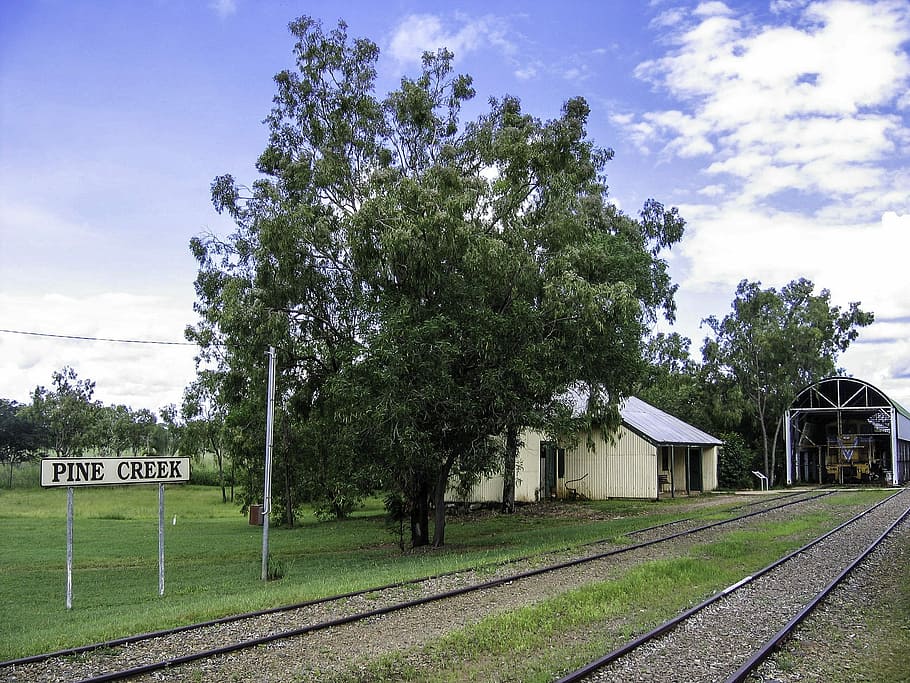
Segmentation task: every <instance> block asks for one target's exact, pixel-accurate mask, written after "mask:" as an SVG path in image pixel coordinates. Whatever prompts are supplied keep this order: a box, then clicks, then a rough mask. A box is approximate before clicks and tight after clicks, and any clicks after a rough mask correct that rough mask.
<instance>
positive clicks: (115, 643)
mask: <svg viewBox="0 0 910 683" xmlns="http://www.w3.org/2000/svg"><path fill="white" fill-rule="evenodd" d="M832 493H833V491H825V492H823V493H820V494H816V495H813V496H810V497H807V498H800V499H799V500H794V501H789V502H787V503H784V504H782V505H777V506H773V507H770V508H767V509H762V510H755V511H752V512H749V513H746V514H744V515H739V516H737V517H731V518H729V519H724V520H719V521H716V522H712V523H710V524H705V525H702V526H698V527H695V528H692V529H685V530H682V531H678V532H676V533H673V534H670V535H668V536H662V537H659V538H656V539H651V540H648V541H642V542H639V543H635V544H632V545H628V546H623V547H622V548H616V549H612V550H609V551H605V552H602V553H595V554H592V555H586V556H584V557H580V558H574V559H572V560H567V561H564V562H559V563H556V564H552V565H546V566H544V567H538V568H536V569H532V570H528V571H525V572H520V573H517V574H511V575H509V576H505V577H502V578H499V579H494V580H491V581H486V582H482V583H478V584H472V585H470V586H464V587H462V588H458V589H454V590H452V591H446V592H442V593H437V594H434V595H430V596H426V597H424V598H417V599H414V600H410V601H406V602H402V603H397V604H394V605H389V606H387V607H384V608H378V609H375V610H370V611H368V612H361V613H356V614H352V615H349V616H347V617H341V618H338V619H333V620H329V621H325V622H322V623H317V624H311V625H309V626H305V627H301V628H298V629H291V630H287V631H281V632H276V633H272V634H268V635H266V636H261V637H258V638H252V639H248V640H245V641H241V642H237V643H233V644H230V645H226V646H223V647H219V648H213V649H210V650H204V651H198V652H195V653H191V654H188V655H184V656H181V657H175V658H171V659H168V660H161V661H159V662H153V663H150V664H147V665H142V666H139V667H133V668H130V669H124V670H122V671H117V672H110V673H106V674H99V675H98V676H94V677H90V678H86V679H83V680H82V681H79V682H78V683H101V682H102V681H114V680H122V679H124V678H130V677H133V676H138V675H140V674H143V673H149V672H151V671H156V670H161V669H166V668H171V667H174V666H177V665H180V664H186V663H190V662H192V661H198V660H200V659H206V658H209V657H213V656H217V655H220V654H227V653H230V652H235V651H237V650H242V649H248V648H252V647H256V646H258V645H263V644H267V643H270V642H274V641H276V640H281V639H285V638H292V637H296V636H301V635H305V634H307V633H312V632H314V631H319V630H325V629H328V628H334V627H337V626H341V625H344V624H347V623H352V622H355V621H360V620H364V619H368V618H370V617H374V616H381V615H384V614H388V613H391V612H395V611H399V610H404V609H409V608H413V607H417V606H420V605H424V604H428V603H431V602H436V601H440V600H445V599H449V598H452V597H457V596H459V595H463V594H466V593H471V592H476V591H482V590H489V589H491V588H495V587H497V586H500V585H503V584H505V583H509V582H512V581H516V580H521V579H525V578H530V577H533V576H539V575H541V574H545V573H548V572H553V571H559V570H562V569H567V568H571V567H574V566H579V565H582V564H585V563H588V562H594V561H597V560H601V559H605V558H607V557H610V556H614V555H619V554H623V553H627V552H631V551H633V550H637V549H640V548H645V547H649V546H652V545H656V544H658V543H663V542H667V541H671V540H674V539H677V538H681V537H684V536H688V535H691V534H695V533H698V532H701V531H705V530H708V529H712V528H715V527H718V526H722V525H725V524H730V523H732V522H736V521H740V520H743V519H748V518H750V517H754V516H757V515H761V514H766V513H768V512H773V511H775V510H779V509H781V508H785V507H789V506H791V505H797V504H799V503H803V502H809V501H811V500H815V499H817V498H822V497H826V496H829V495H831V494H832ZM604 540H606V539H604ZM601 542H603V541H595V542H593V543H591V544H588V545H594V544H596V543H601ZM569 549H570V548H566V549H563V551H564V550H569ZM551 552H561V551H559V550H557V551H551ZM530 557H532V556H528V557H524V558H517V559H516V560H511V561H510V563H511V562H518V561H521V560H522V559H530ZM505 564H509V563H505ZM463 571H465V570H455V571H452V572H446V573H442V574H438V575H434V576H430V577H422V578H417V579H411V580H408V581H402V582H397V583H393V584H387V585H385V586H379V587H372V588H366V589H362V590H357V591H351V592H349V593H345V594H341V595H334V596H329V597H325V598H317V599H313V600H308V601H305V602H301V603H297V604H294V605H285V606H279V607H273V608H269V609H265V610H259V611H255V612H247V613H244V614H239V615H231V616H227V617H222V618H219V619H213V620H210V621H206V622H199V623H196V624H189V625H185V626H179V627H175V628H172V629H163V630H159V631H152V632H148V633H144V634H138V635H133V636H127V637H124V638H118V639H114V640H109V641H105V642H102V643H94V644H91V645H84V646H80V647H76V648H70V649H64V650H58V651H55V652H50V653H44V654H39V655H33V656H30V657H24V658H21V659H16V660H8V661H6V662H0V668H8V667H11V666H18V665H24V664H34V663H40V662H42V661H48V660H50V659H54V658H57V657H69V656H74V655H79V654H86V653H89V652H92V651H95V650H100V649H105V648H115V647H119V646H121V645H127V644H132V643H137V642H141V641H144V640H151V639H154V638H160V637H164V636H167V635H172V634H178V633H182V632H186V631H190V630H195V629H201V628H206V627H210V626H217V625H220V624H225V623H231V622H236V621H241V620H244V619H249V618H254V617H258V616H266V615H269V614H275V613H280V612H287V611H291V610H294V609H300V608H305V607H311V606H315V605H320V604H325V603H329V602H333V601H337V600H341V599H345V598H349V597H356V596H359V595H364V594H367V593H372V592H377V591H382V590H390V589H395V588H400V587H403V586H407V585H413V584H416V583H420V582H423V581H427V580H432V579H435V578H441V577H445V576H450V575H454V574H458V573H460V572H463Z"/></svg>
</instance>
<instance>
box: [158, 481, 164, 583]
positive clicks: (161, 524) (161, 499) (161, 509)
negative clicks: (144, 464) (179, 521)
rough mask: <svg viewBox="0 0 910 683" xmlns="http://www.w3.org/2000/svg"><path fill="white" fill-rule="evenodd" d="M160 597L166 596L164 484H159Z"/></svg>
mask: <svg viewBox="0 0 910 683" xmlns="http://www.w3.org/2000/svg"><path fill="white" fill-rule="evenodd" d="M158 595H159V596H161V595H164V484H158Z"/></svg>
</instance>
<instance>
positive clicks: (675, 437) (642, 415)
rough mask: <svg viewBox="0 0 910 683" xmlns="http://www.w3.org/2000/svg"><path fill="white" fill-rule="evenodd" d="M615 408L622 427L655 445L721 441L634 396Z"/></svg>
mask: <svg viewBox="0 0 910 683" xmlns="http://www.w3.org/2000/svg"><path fill="white" fill-rule="evenodd" d="M619 412H620V415H622V421H623V424H624V425H625V426H626V427H628V428H630V429H631V430H632V431H635V432H637V433H638V434H640V435H641V436H643V437H644V438H646V439H647V440H648V441H650V442H652V443H653V444H655V445H665V446H670V445H678V446H719V445H721V444H722V443H723V442H722V441H721V440H720V439H717V438H715V437H713V436H711V435H710V434H708V433H707V432H703V431H702V430H700V429H698V428H696V427H693V426H692V425H690V424H689V423H688V422H683V421H682V420H680V419H679V418H678V417H673V416H672V415H670V414H669V413H665V412H664V411H662V410H660V409H659V408H655V407H654V406H652V405H651V404H650V403H645V402H644V401H642V400H641V399H640V398H637V397H635V396H630V397H629V398H627V399H626V400H625V401H624V402H623V404H622V406H621V407H620V409H619Z"/></svg>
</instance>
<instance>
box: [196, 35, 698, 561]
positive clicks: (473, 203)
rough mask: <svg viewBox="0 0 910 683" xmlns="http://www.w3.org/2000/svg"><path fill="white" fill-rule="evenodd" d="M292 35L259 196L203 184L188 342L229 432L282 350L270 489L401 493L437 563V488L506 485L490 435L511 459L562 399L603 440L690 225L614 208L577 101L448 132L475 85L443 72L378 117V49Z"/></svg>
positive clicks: (653, 209) (387, 103) (655, 211)
mask: <svg viewBox="0 0 910 683" xmlns="http://www.w3.org/2000/svg"><path fill="white" fill-rule="evenodd" d="M290 29H291V32H292V33H293V34H294V36H295V37H296V44H295V48H294V53H295V58H296V68H295V69H294V70H288V71H283V72H281V73H280V74H278V76H276V79H275V80H276V84H277V93H276V95H275V98H274V106H273V109H272V112H271V114H270V115H269V117H268V118H267V124H268V126H269V132H270V136H269V144H268V146H267V148H266V150H265V151H264V152H263V154H262V155H261V156H260V158H259V162H258V170H259V171H260V173H261V177H260V179H258V180H257V181H256V182H255V183H253V184H252V186H251V187H250V188H244V187H242V186H240V185H239V184H238V183H236V181H235V180H234V179H233V177H231V176H221V177H219V178H216V180H215V182H214V183H213V199H214V202H215V205H216V208H217V209H218V210H220V211H226V212H228V213H229V214H230V216H231V217H232V218H233V219H234V222H235V224H236V226H237V227H236V231H235V232H234V234H232V235H231V236H230V237H228V238H227V239H219V238H217V237H215V236H208V237H205V238H198V239H195V240H194V241H193V243H192V245H191V246H192V249H193V253H194V255H195V256H196V258H197V260H198V261H199V264H200V271H199V277H198V278H197V282H196V287H197V295H198V302H197V306H196V308H197V311H198V312H199V314H200V322H199V323H198V324H197V325H196V326H195V327H193V328H191V329H190V330H189V331H188V333H189V336H190V338H191V339H194V340H196V341H197V342H199V344H200V346H201V348H202V351H201V355H200V359H201V360H202V361H208V362H211V363H213V364H214V365H215V366H216V367H217V368H218V377H219V378H220V379H219V382H220V386H219V397H220V398H221V400H224V401H225V402H226V404H227V405H228V407H229V411H230V412H231V413H233V414H237V415H247V416H251V415H253V414H254V413H257V412H258V411H260V410H261V411H262V412H261V414H264V405H263V404H264V393H263V392H262V390H261V388H264V387H265V382H264V378H263V371H262V367H263V363H262V354H263V352H264V351H265V349H266V348H267V346H268V345H275V346H276V347H277V348H278V351H279V366H280V368H281V372H280V376H279V380H278V399H279V400H278V404H279V412H280V415H281V419H280V420H279V421H280V422H281V423H282V426H281V427H280V428H279V430H278V431H279V432H280V433H281V434H282V436H281V437H280V438H279V440H278V442H276V453H278V452H279V451H281V450H282V449H286V451H287V452H286V453H284V454H283V455H281V456H280V457H282V458H283V459H284V460H283V464H284V465H285V466H290V467H292V469H293V472H292V473H289V474H288V475H287V476H284V481H285V484H286V485H291V484H292V483H293V482H297V483H298V484H299V483H300V481H307V480H308V479H309V480H310V483H309V484H308V486H321V487H322V488H323V489H324V490H325V491H326V492H327V495H328V496H329V498H331V499H334V498H339V497H348V496H350V495H352V494H353V495H356V494H358V493H362V492H364V491H365V490H367V489H368V488H369V487H370V486H371V485H373V486H382V487H384V488H387V489H390V490H392V491H394V492H397V493H398V494H399V495H400V497H401V498H402V499H403V501H404V503H405V509H406V510H407V513H408V515H409V517H410V524H411V541H412V544H413V545H422V544H426V543H429V542H430V535H429V534H430V532H429V528H430V524H429V510H430V507H431V503H434V504H435V509H436V516H435V527H434V533H433V543H434V544H436V545H441V544H442V543H443V542H444V532H445V515H444V511H445V506H444V502H445V492H446V489H447V487H448V484H449V482H450V480H451V477H452V475H458V474H462V475H466V476H469V475H471V474H476V473H478V472H487V471H492V470H493V469H494V468H496V467H498V466H500V465H501V460H502V455H503V447H502V445H501V442H500V440H499V437H500V436H501V435H503V434H505V435H506V436H507V438H506V443H507V445H508V446H509V448H507V449H506V450H507V451H508V452H511V454H512V457H513V458H514V450H515V448H516V447H517V445H516V444H517V441H516V440H517V433H518V430H519V429H520V428H521V427H523V426H526V425H528V424H530V423H532V422H534V421H539V420H540V419H541V416H542V414H543V413H544V411H545V409H546V408H547V407H548V406H550V405H552V404H553V401H554V398H555V397H557V396H558V395H560V393H562V392H564V391H565V390H566V389H568V388H569V387H570V386H572V385H575V384H577V383H582V384H584V385H585V386H586V387H587V389H588V390H589V392H590V394H591V396H592V397H593V398H594V401H593V402H592V406H591V407H592V412H593V414H594V415H595V416H597V417H599V418H602V419H604V420H607V419H608V418H613V419H614V420H615V418H616V417H617V411H616V403H617V402H618V401H619V400H620V399H621V398H622V396H623V395H624V394H625V393H627V392H628V391H629V390H630V388H631V387H632V385H633V382H634V381H635V380H636V379H637V378H638V376H639V374H640V372H641V370H642V361H641V346H642V337H643V334H644V332H645V331H646V329H647V327H648V325H649V324H650V323H651V322H653V320H654V318H655V317H656V315H657V312H658V310H661V309H662V310H663V311H664V313H665V314H667V315H668V316H670V317H672V313H673V305H672V295H673V291H674V289H675V288H674V287H673V286H672V284H671V283H670V279H669V276H668V274H667V270H666V263H665V262H664V261H663V260H662V259H661V258H660V257H659V253H660V251H661V250H662V249H664V248H667V247H669V246H670V245H671V244H673V243H674V242H675V241H677V240H678V239H679V238H680V236H681V234H682V229H683V222H682V220H681V219H680V218H679V216H678V215H677V213H676V212H675V210H665V209H664V207H663V206H662V205H660V204H659V203H658V202H655V201H649V202H648V203H647V204H646V205H645V207H644V209H643V211H642V214H641V216H640V218H639V219H633V218H630V217H628V216H626V215H624V214H623V213H622V212H620V211H619V210H617V209H616V208H615V207H614V206H613V205H611V204H610V203H609V202H608V201H607V199H606V192H607V187H606V183H605V181H604V168H605V164H606V162H607V161H608V160H609V158H610V156H611V152H610V151H609V150H605V149H600V148H598V147H596V146H595V145H594V144H593V143H592V142H591V141H590V140H589V139H588V138H587V132H586V124H587V118H588V116H589V110H588V106H587V104H586V103H585V102H584V100H582V99H580V98H575V99H570V100H568V101H567V103H566V105H565V107H564V108H563V111H562V113H561V116H560V117H559V118H557V119H555V120H552V121H547V122H541V121H539V120H537V119H535V118H533V117H530V116H528V115H526V114H524V113H523V112H522V111H521V106H520V102H519V101H518V99H516V98H511V97H508V98H504V99H502V100H492V101H491V103H490V110H489V113H488V114H486V115H484V116H481V117H480V118H478V119H477V120H476V121H473V122H470V123H468V124H462V122H461V120H460V119H461V111H462V106H463V104H464V103H465V102H466V101H468V100H469V99H470V98H472V97H473V95H474V91H473V87H472V81H471V79H470V77H468V76H465V75H459V74H456V73H455V72H454V70H453V67H452V59H453V56H452V54H451V53H449V52H448V51H447V50H439V51H438V52H436V53H426V54H425V55H424V58H423V62H422V68H421V71H420V73H419V74H418V75H417V76H416V77H414V78H409V77H405V78H402V80H401V83H400V87H399V88H398V89H396V90H394V91H392V92H391V93H389V94H387V95H386V96H385V97H379V96H378V95H376V94H375V85H376V83H375V81H376V68H375V64H376V60H377V59H378V55H379V51H378V48H377V47H376V45H375V44H373V43H372V42H370V41H368V40H365V39H356V40H349V39H348V36H347V31H346V27H345V25H344V23H339V25H338V27H337V28H336V29H335V30H333V31H331V32H328V33H325V32H323V30H322V27H321V25H320V24H319V23H318V22H316V21H314V20H312V19H309V18H305V17H304V18H301V19H299V20H297V21H295V22H293V23H292V24H291V26H290ZM279 446H280V448H279ZM292 454H293V456H292ZM291 457H295V458H297V460H296V461H294V462H292V461H291V460H290V458H291ZM255 462H256V461H255V460H254V459H251V460H250V465H251V466H255V464H254V463H255ZM279 469H281V468H280V467H279ZM342 484H345V485H346V486H347V488H346V487H345V486H343V485H342ZM288 500H290V498H288ZM336 502H337V501H336Z"/></svg>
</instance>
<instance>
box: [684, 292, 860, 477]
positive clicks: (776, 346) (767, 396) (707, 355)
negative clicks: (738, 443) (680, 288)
mask: <svg viewBox="0 0 910 683" xmlns="http://www.w3.org/2000/svg"><path fill="white" fill-rule="evenodd" d="M814 289H815V285H814V284H813V283H812V282H810V281H808V280H806V279H798V280H794V281H792V282H790V283H789V284H787V285H785V286H784V287H782V288H781V289H780V291H778V290H777V289H775V288H774V287H769V288H767V289H762V288H761V283H760V282H749V281H746V280H743V281H742V282H740V283H739V286H738V287H737V288H736V296H735V298H734V300H733V303H732V311H731V312H730V313H729V314H727V315H726V316H725V317H724V318H722V319H718V318H716V317H714V316H711V317H709V318H707V319H706V320H705V321H704V322H705V323H706V324H707V326H708V327H709V328H710V330H711V332H712V333H713V338H712V337H708V338H706V339H705V342H704V346H703V347H702V355H703V359H704V367H705V369H706V371H707V377H708V380H709V381H710V382H711V383H712V384H713V385H714V386H715V387H716V388H718V389H720V390H722V391H724V394H725V396H726V398H727V400H728V401H730V402H731V403H736V404H738V405H740V406H741V407H742V410H743V412H744V413H745V414H747V415H749V416H750V417H751V418H752V420H753V421H754V424H755V425H756V427H757V430H758V433H759V435H760V444H761V452H762V455H763V462H764V472H765V475H766V476H768V477H769V478H770V479H771V480H772V483H773V481H774V469H775V457H774V456H775V452H776V451H775V447H776V444H777V440H778V439H777V437H778V435H779V433H780V425H781V420H782V417H783V414H784V411H785V410H786V408H787V406H788V405H789V404H790V403H791V402H792V400H793V398H794V396H795V395H796V393H797V392H798V391H799V390H800V389H801V388H803V387H805V386H806V385H808V384H811V383H812V382H814V381H817V380H819V379H821V378H823V377H826V376H829V375H832V374H835V373H836V372H837V371H838V368H837V358H838V356H839V355H840V353H842V352H843V351H845V350H846V349H847V348H848V347H849V345H850V343H851V342H853V341H854V340H855V339H856V338H857V336H858V335H859V331H860V329H861V328H862V327H864V326H866V325H869V324H871V323H872V321H873V319H874V317H873V314H872V313H867V312H865V311H863V310H862V309H861V308H860V304H859V302H853V303H850V304H849V305H848V306H847V308H846V309H841V307H839V306H832V305H831V293H830V292H829V291H828V290H827V289H822V290H821V291H820V292H819V293H818V294H816V293H815V292H814Z"/></svg>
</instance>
